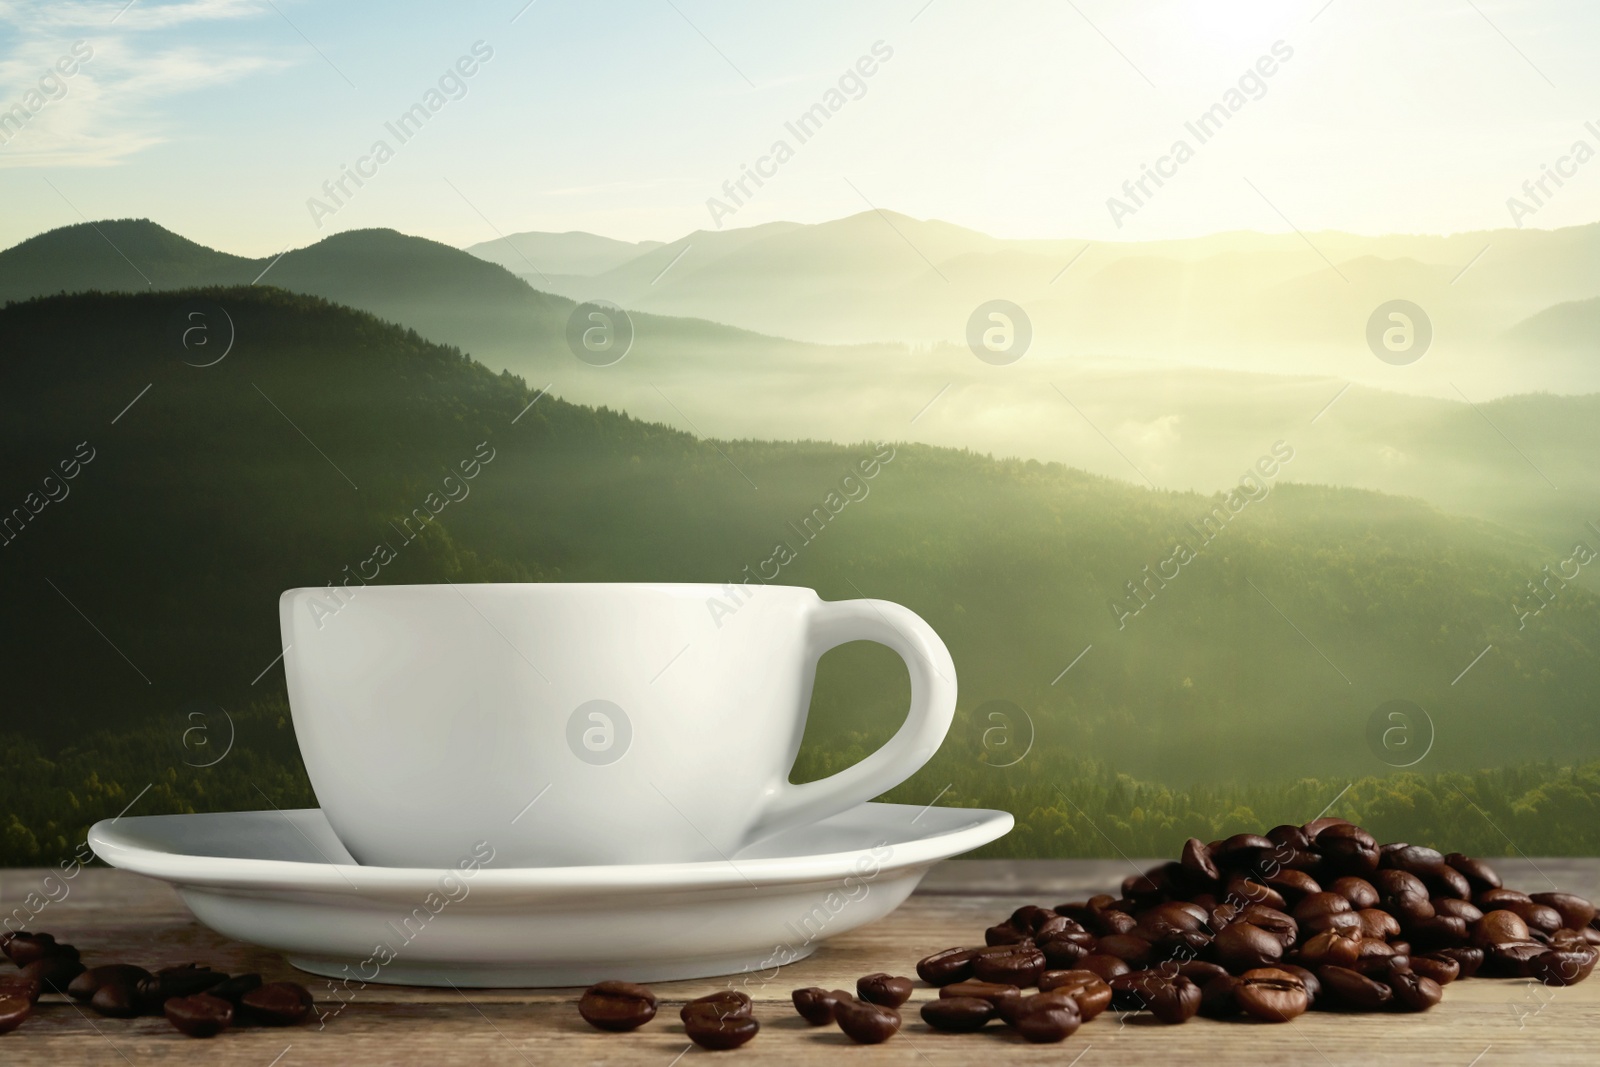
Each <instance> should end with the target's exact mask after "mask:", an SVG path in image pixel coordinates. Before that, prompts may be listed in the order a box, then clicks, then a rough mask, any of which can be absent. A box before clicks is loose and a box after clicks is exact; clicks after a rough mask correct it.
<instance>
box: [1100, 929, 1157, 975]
mask: <svg viewBox="0 0 1600 1067" xmlns="http://www.w3.org/2000/svg"><path fill="white" fill-rule="evenodd" d="M1095 951H1096V952H1098V953H1100V954H1101V955H1103V956H1115V957H1117V959H1119V960H1122V961H1123V962H1124V963H1126V964H1127V965H1128V966H1130V967H1143V966H1144V965H1145V964H1146V963H1149V962H1150V956H1151V945H1150V942H1148V941H1146V940H1145V939H1144V938H1142V937H1140V936H1139V935H1137V934H1109V935H1107V936H1106V937H1102V938H1101V939H1100V941H1099V943H1098V944H1097V945H1096V946H1095Z"/></svg>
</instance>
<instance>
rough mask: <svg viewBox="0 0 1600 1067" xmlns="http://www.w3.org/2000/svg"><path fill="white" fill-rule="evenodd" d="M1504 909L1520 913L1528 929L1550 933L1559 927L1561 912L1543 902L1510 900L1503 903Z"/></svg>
mask: <svg viewBox="0 0 1600 1067" xmlns="http://www.w3.org/2000/svg"><path fill="white" fill-rule="evenodd" d="M1505 910H1506V911H1510V912H1514V913H1516V914H1517V915H1520V916H1521V917H1522V921H1523V922H1525V923H1527V924H1528V929H1530V930H1538V931H1540V932H1542V933H1546V934H1551V933H1554V932H1555V931H1557V930H1559V929H1561V913H1560V912H1559V911H1557V910H1556V909H1554V908H1551V907H1547V906H1546V905H1544V904H1535V903H1534V902H1533V901H1531V900H1530V901H1528V902H1527V903H1526V904H1524V903H1521V902H1520V901H1511V902H1508V903H1507V904H1506V905H1505Z"/></svg>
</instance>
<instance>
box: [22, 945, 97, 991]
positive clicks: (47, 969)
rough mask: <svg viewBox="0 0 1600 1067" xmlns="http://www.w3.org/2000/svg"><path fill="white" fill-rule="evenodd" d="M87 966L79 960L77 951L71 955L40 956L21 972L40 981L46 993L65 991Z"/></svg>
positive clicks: (40, 986) (26, 976)
mask: <svg viewBox="0 0 1600 1067" xmlns="http://www.w3.org/2000/svg"><path fill="white" fill-rule="evenodd" d="M86 969H87V968H85V967H84V965H83V964H81V963H79V962H78V954H77V952H73V953H72V954H71V955H68V954H66V953H62V954H60V955H53V954H52V955H49V956H40V957H39V958H38V959H36V960H34V961H33V962H32V963H30V964H28V965H27V966H26V967H23V968H21V970H20V973H21V974H22V975H23V977H25V978H31V979H33V980H34V981H35V982H38V983H39V988H40V989H42V990H43V991H44V992H46V993H65V992H66V991H67V987H68V986H70V985H71V984H72V980H73V979H74V978H76V977H78V975H80V974H82V973H83V972H84V971H85V970H86Z"/></svg>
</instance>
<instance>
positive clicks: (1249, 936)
mask: <svg viewBox="0 0 1600 1067" xmlns="http://www.w3.org/2000/svg"><path fill="white" fill-rule="evenodd" d="M1340 899H1343V898H1342V897H1341V898H1340ZM1347 906H1348V905H1347ZM1212 946H1213V949H1214V950H1215V952H1216V954H1217V962H1218V963H1220V964H1222V965H1223V966H1224V967H1226V968H1228V970H1230V971H1235V972H1237V971H1246V970H1250V969H1252V968H1258V967H1268V966H1271V965H1272V964H1273V963H1275V962H1276V961H1277V960H1278V959H1280V958H1281V957H1282V956H1283V942H1282V941H1280V940H1279V939H1278V938H1276V937H1274V936H1273V935H1272V934H1270V933H1268V932H1267V931H1266V930H1263V929H1261V928H1260V927H1259V926H1252V925H1250V924H1249V923H1247V922H1237V923H1234V924H1233V925H1232V926H1229V927H1227V928H1225V929H1224V930H1223V931H1222V932H1221V933H1219V934H1218V935H1217V937H1216V940H1215V941H1213V942H1212Z"/></svg>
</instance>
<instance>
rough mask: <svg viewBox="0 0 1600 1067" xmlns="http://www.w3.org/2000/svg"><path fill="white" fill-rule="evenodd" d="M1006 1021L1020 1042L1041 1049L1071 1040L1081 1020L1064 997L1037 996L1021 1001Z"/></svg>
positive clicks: (1056, 994) (1056, 995) (1068, 999)
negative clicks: (1043, 1046) (1026, 1042)
mask: <svg viewBox="0 0 1600 1067" xmlns="http://www.w3.org/2000/svg"><path fill="white" fill-rule="evenodd" d="M1008 1021H1009V1022H1010V1023H1011V1027H1012V1029H1014V1030H1016V1032H1017V1033H1018V1034H1019V1035H1021V1037H1022V1039H1023V1040H1024V1041H1029V1042H1032V1043H1033V1044H1036V1045H1043V1044H1052V1043H1054V1042H1057V1041H1065V1040H1066V1039H1067V1038H1069V1037H1071V1036H1072V1035H1073V1033H1074V1032H1075V1031H1076V1030H1077V1029H1078V1027H1079V1026H1081V1025H1083V1016H1082V1015H1081V1014H1080V1013H1079V1011H1078V1004H1077V1002H1076V1001H1074V1000H1073V999H1072V998H1071V997H1070V996H1068V995H1067V994H1065V993H1061V992H1055V993H1038V994H1035V995H1034V996H1031V997H1024V998H1022V1000H1021V1002H1020V1003H1019V1004H1018V1005H1017V1007H1016V1009H1015V1011H1014V1013H1013V1016H1012V1018H1011V1019H1009V1020H1008Z"/></svg>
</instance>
